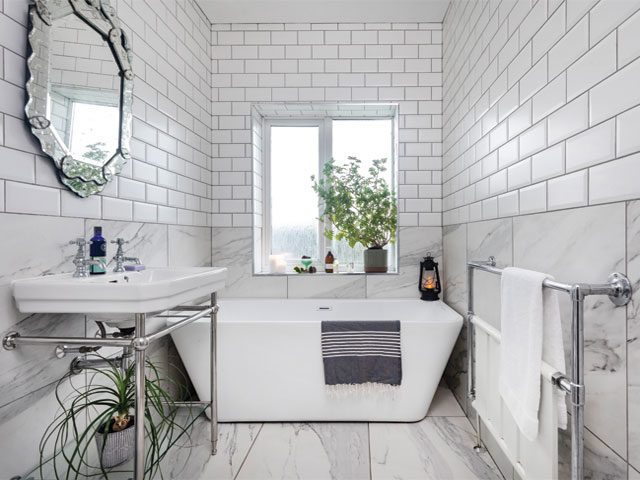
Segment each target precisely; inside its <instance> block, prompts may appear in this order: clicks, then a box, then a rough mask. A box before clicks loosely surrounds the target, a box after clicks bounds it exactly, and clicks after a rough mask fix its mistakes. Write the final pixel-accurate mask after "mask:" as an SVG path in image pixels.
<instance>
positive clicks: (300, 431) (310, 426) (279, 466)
mask: <svg viewBox="0 0 640 480" xmlns="http://www.w3.org/2000/svg"><path fill="white" fill-rule="evenodd" d="M367 434H368V431H367V424H366V423H282V424H280V423H267V424H264V426H263V427H262V430H261V431H260V435H259V436H258V438H257V440H256V442H255V443H254V445H253V447H252V449H251V452H250V453H249V456H248V457H247V460H246V461H245V463H244V465H243V466H242V468H241V469H240V473H239V474H238V476H237V477H236V478H237V480H270V479H278V480H280V479H301V480H330V479H335V480H365V479H367V480H368V479H369V478H370V477H369V473H370V472H369V448H368V435H367Z"/></svg>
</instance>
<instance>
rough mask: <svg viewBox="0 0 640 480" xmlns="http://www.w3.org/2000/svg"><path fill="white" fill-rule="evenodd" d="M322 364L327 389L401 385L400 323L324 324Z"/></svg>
mask: <svg viewBox="0 0 640 480" xmlns="http://www.w3.org/2000/svg"><path fill="white" fill-rule="evenodd" d="M322 360H323V362H324V383H325V384H326V385H339V384H361V383H369V382H371V383H384V384H387V385H400V383H401V382H402V358H401V350H400V321H399V320H394V321H375V322H374V321H356V322H351V321H349V322H346V321H323V322H322Z"/></svg>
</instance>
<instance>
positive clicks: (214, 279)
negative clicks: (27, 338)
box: [12, 267, 227, 320]
mask: <svg viewBox="0 0 640 480" xmlns="http://www.w3.org/2000/svg"><path fill="white" fill-rule="evenodd" d="M226 277H227V269H226V268H216V267H176V268H170V267H169V268H148V269H146V270H143V271H141V272H124V273H107V274H105V275H94V276H90V277H86V278H74V277H73V276H72V274H70V273H66V274H60V275H49V276H44V277H35V278H25V279H20V280H14V281H13V282H12V285H13V297H14V298H15V302H16V305H17V307H18V310H20V311H21V312H23V313H86V314H118V313H119V314H135V313H153V312H159V311H164V310H167V309H169V308H173V307H175V306H176V305H181V304H184V303H187V302H191V301H193V300H196V299H198V298H202V297H205V296H209V295H210V294H211V292H216V291H219V290H221V289H222V288H224V284H225V280H226ZM114 317H119V316H114ZM122 317H125V316H124V315H123V316H122ZM113 320H116V318H113ZM123 320H124V318H123Z"/></svg>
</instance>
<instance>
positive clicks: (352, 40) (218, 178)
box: [211, 23, 442, 227]
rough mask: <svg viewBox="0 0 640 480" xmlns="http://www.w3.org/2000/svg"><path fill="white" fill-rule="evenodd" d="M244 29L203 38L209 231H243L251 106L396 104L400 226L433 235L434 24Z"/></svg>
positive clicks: (437, 63)
mask: <svg viewBox="0 0 640 480" xmlns="http://www.w3.org/2000/svg"><path fill="white" fill-rule="evenodd" d="M244 27H246V28H244V29H243V27H242V26H240V25H235V24H234V25H230V24H214V25H213V27H212V32H211V35H212V37H211V38H212V58H213V62H212V72H213V73H212V81H211V84H212V99H213V108H212V111H213V125H214V126H217V129H216V128H215V127H214V135H213V142H214V145H213V152H212V154H213V157H214V160H213V168H212V170H213V177H212V183H213V198H214V199H216V200H217V202H216V203H215V204H214V207H213V226H214V227H238V226H248V225H250V223H249V220H248V219H249V218H250V214H251V213H252V204H251V199H250V186H251V184H252V179H254V180H255V178H256V177H255V176H253V175H252V169H253V168H254V163H253V161H252V157H251V156H252V143H251V116H250V105H251V103H258V102H268V101H274V102H275V101H291V102H335V101H345V102H349V101H354V102H363V101H364V102H376V101H381V102H382V101H384V102H398V104H399V116H398V123H399V125H398V137H399V146H398V164H399V175H398V179H399V197H400V203H399V207H400V208H399V210H400V225H401V226H403V227H417V226H440V225H441V209H442V203H441V201H440V200H441V198H442V195H441V187H440V184H441V178H442V177H441V155H442V145H441V141H442V129H441V126H442V31H441V29H442V25H441V24H432V23H428V24H427V23H413V24H391V23H384V24H322V25H321V24H317V25H316V24H296V25H293V24H269V25H266V24H252V25H245V26H244ZM258 163H259V162H258ZM258 177H259V175H258ZM418 186H420V188H418ZM434 200H436V201H434Z"/></svg>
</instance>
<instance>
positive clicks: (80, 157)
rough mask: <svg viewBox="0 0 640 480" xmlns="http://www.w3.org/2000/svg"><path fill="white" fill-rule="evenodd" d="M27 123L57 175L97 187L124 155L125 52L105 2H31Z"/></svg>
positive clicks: (73, 185) (127, 120) (127, 106)
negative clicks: (55, 169) (48, 157)
mask: <svg viewBox="0 0 640 480" xmlns="http://www.w3.org/2000/svg"><path fill="white" fill-rule="evenodd" d="M30 20H31V34H30V35H29V44H30V46H31V49H32V51H33V54H32V55H31V56H30V57H29V62H28V64H29V71H30V74H31V78H30V79H29V81H28V82H27V91H28V93H29V101H28V103H27V108H26V112H27V116H28V121H29V123H30V125H31V127H32V132H33V134H34V135H35V136H36V137H38V139H39V140H40V144H41V146H42V150H43V151H44V152H45V153H46V154H47V155H49V156H50V157H51V158H52V160H53V161H54V163H55V165H56V167H57V168H58V173H59V178H60V181H61V182H62V183H64V184H65V185H67V186H68V187H69V188H70V189H71V190H73V191H74V192H75V193H76V194H78V195H80V196H82V197H86V196H88V195H92V194H94V193H98V192H100V191H101V190H102V189H103V188H104V187H105V186H106V184H107V183H108V182H109V181H110V180H112V179H113V177H114V176H115V175H117V174H118V173H119V172H120V170H121V169H122V167H123V165H124V164H125V162H126V161H127V160H128V158H129V139H130V137H131V103H132V91H133V72H132V69H131V50H130V49H129V47H128V41H127V38H126V36H125V34H124V32H123V31H122V30H121V29H120V27H119V24H118V19H117V16H116V12H115V10H114V9H113V8H112V7H111V6H110V4H109V2H108V0H101V1H100V2H84V1H79V0H38V1H37V2H35V4H33V5H32V6H31V7H30Z"/></svg>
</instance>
